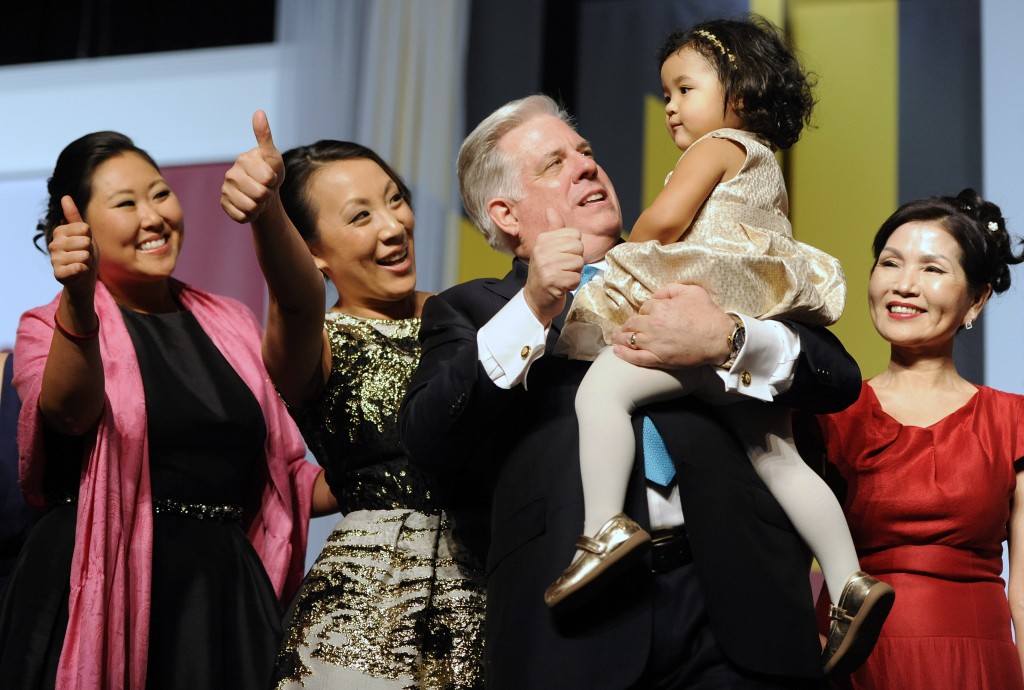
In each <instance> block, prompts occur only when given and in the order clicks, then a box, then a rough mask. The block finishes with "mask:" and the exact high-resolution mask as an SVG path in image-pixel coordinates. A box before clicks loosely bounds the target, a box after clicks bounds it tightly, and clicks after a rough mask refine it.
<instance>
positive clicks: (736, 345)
mask: <svg viewBox="0 0 1024 690" xmlns="http://www.w3.org/2000/svg"><path fill="white" fill-rule="evenodd" d="M745 342H747V329H746V328H744V327H742V326H740V327H739V328H737V329H736V331H735V332H734V333H733V334H732V351H733V353H738V352H739V351H740V350H742V349H743V343H745Z"/></svg>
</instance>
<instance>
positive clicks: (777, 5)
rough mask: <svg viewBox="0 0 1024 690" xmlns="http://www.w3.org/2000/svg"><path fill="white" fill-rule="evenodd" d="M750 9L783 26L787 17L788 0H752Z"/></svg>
mask: <svg viewBox="0 0 1024 690" xmlns="http://www.w3.org/2000/svg"><path fill="white" fill-rule="evenodd" d="M750 11H751V12H753V13H754V14H759V15H761V16H762V17H764V18H765V19H768V20H769V21H771V22H772V23H774V24H777V25H778V26H782V25H783V23H784V22H785V19H786V0H750Z"/></svg>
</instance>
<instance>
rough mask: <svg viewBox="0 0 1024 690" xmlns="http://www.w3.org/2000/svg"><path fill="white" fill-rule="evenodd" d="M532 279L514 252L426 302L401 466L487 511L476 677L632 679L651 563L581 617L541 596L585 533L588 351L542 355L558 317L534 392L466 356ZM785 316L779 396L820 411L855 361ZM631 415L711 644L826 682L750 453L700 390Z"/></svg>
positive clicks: (646, 636) (841, 392) (789, 547)
mask: <svg viewBox="0 0 1024 690" xmlns="http://www.w3.org/2000/svg"><path fill="white" fill-rule="evenodd" d="M526 274H527V265H526V264H525V263H523V262H521V261H519V260H515V261H514V263H513V269H512V271H511V272H510V273H509V274H508V275H507V276H506V277H505V278H503V279H501V280H496V279H485V280H476V281H472V282H469V283H466V284H463V285H458V286H455V287H453V288H451V289H449V290H447V291H445V292H443V293H441V294H439V295H436V296H434V297H431V298H430V299H428V300H427V302H426V304H425V306H424V309H423V322H422V327H421V331H420V339H421V341H422V343H423V356H422V360H421V363H420V366H419V369H418V370H417V372H416V373H415V374H414V376H413V379H412V382H411V384H410V386H409V390H408V393H407V395H406V399H405V401H404V403H403V405H402V409H401V412H400V424H401V429H402V434H403V439H404V442H405V444H406V448H407V452H408V453H409V456H410V458H411V460H412V462H413V463H415V464H417V465H419V466H421V467H423V468H424V469H427V470H429V471H430V472H432V473H434V474H435V476H437V477H438V478H439V481H440V483H441V485H442V487H444V488H445V489H447V495H446V496H445V499H444V500H445V501H446V504H448V505H452V506H457V505H459V504H460V503H462V502H463V501H467V502H472V501H479V500H481V499H482V500H483V502H484V503H485V507H486V508H488V509H489V511H490V518H491V519H490V522H491V525H490V547H489V549H488V551H487V559H486V560H487V566H486V569H487V597H488V600H487V620H486V644H485V655H486V675H487V684H488V688H492V689H493V688H503V687H509V688H524V687H529V688H590V687H602V688H615V687H627V686H629V685H631V684H632V683H635V682H636V681H637V680H638V679H639V678H640V675H641V673H642V672H643V669H644V665H645V664H646V662H647V656H648V651H649V648H650V644H651V636H652V631H651V627H652V626H651V611H652V609H651V601H652V600H651V593H650V587H651V578H652V577H656V576H653V575H651V573H650V571H649V569H644V568H642V567H638V568H636V569H635V570H634V572H630V573H626V574H625V575H624V577H623V581H622V582H621V583H616V585H617V586H614V587H612V588H610V589H614V590H615V591H614V594H612V593H611V592H610V593H609V598H608V599H607V601H605V602H604V605H603V606H600V607H590V608H588V611H587V613H586V614H584V615H575V616H566V617H559V616H558V615H556V614H555V613H553V612H552V611H551V610H549V609H548V608H547V606H546V605H545V604H544V601H543V593H544V589H545V588H546V587H547V585H548V584H550V583H551V581H552V580H554V578H555V577H556V576H557V575H558V574H559V573H560V572H561V571H562V569H563V568H564V567H565V565H566V564H567V563H568V562H569V560H570V559H571V557H572V554H573V552H574V550H575V547H574V543H575V540H576V538H577V536H579V534H580V533H581V532H582V528H583V494H582V487H581V480H580V470H579V447H578V431H577V423H576V415H575V408H574V400H575V396H576V389H577V387H578V386H579V382H580V379H581V378H582V377H583V375H584V373H585V372H586V370H587V367H588V365H589V363H588V362H581V361H573V360H568V359H564V358H560V357H555V356H553V355H551V354H550V352H551V351H552V347H553V345H554V342H555V340H556V339H557V338H558V335H559V332H560V327H561V324H562V319H563V318H564V313H563V315H562V317H560V318H558V319H556V320H555V323H554V324H553V325H552V328H551V330H550V333H549V339H548V350H547V353H546V354H545V355H544V356H543V357H541V358H540V359H538V360H537V361H536V362H534V363H533V365H532V366H531V368H530V371H529V376H528V386H529V389H528V390H527V389H525V388H524V387H523V386H516V387H514V388H513V389H511V390H505V389H501V388H499V387H498V386H496V385H495V384H494V383H493V382H492V381H491V380H490V378H489V377H488V376H487V374H486V372H485V371H484V370H483V367H482V366H481V364H480V363H479V361H478V355H477V344H476V334H477V330H478V329H479V328H480V327H481V326H483V325H484V324H485V323H487V322H488V321H489V320H490V319H491V317H493V316H494V315H495V314H496V313H497V312H498V311H499V310H500V309H501V308H502V307H504V306H505V305H506V304H508V302H509V300H510V299H511V298H512V297H513V296H515V294H516V293H517V292H518V291H519V290H520V289H521V288H522V287H523V285H524V284H525V280H526ZM788 325H790V326H791V327H793V328H794V329H795V330H796V332H797V333H798V334H799V337H800V342H801V349H802V354H801V357H800V360H799V362H798V365H797V369H796V372H795V376H794V380H793V385H792V387H791V388H790V389H789V390H788V391H787V392H786V393H785V394H784V395H780V396H778V398H777V404H785V405H788V406H790V407H794V408H799V409H802V410H806V411H809V412H815V413H824V412H830V411H835V410H840V409H843V408H845V407H846V406H848V405H849V404H851V403H852V402H853V401H854V400H856V398H857V395H858V394H859V390H860V380H861V378H860V371H859V369H858V367H857V365H856V363H855V362H854V361H853V359H852V358H851V357H850V356H849V355H848V354H847V353H846V351H845V350H844V349H843V347H842V345H841V344H840V343H839V341H838V340H837V339H836V338H835V337H834V336H832V334H831V333H829V332H828V331H827V330H825V329H823V328H811V327H807V326H803V325H800V324H796V323H789V324H788ZM643 412H644V413H645V414H647V415H649V416H650V417H651V418H652V420H653V421H654V423H655V425H656V426H657V427H658V429H659V431H660V432H661V434H662V436H663V438H664V440H665V442H666V445H667V446H668V448H669V451H670V452H671V454H672V456H673V458H674V459H675V461H676V463H677V466H678V467H679V470H680V471H679V487H680V500H681V502H682V507H683V512H684V513H685V516H686V523H687V529H688V533H689V536H690V540H691V543H692V548H693V553H694V560H695V567H696V572H697V575H698V578H699V582H700V587H701V591H702V594H703V595H704V598H705V602H706V606H707V611H708V615H709V617H710V620H711V626H712V629H713V631H714V634H715V637H716V639H717V640H718V642H719V644H720V645H721V647H722V648H723V650H724V651H725V653H726V654H727V655H728V656H729V658H730V659H731V660H732V661H734V662H735V663H736V664H738V665H739V666H741V667H743V668H746V669H748V670H751V671H754V672H759V673H769V674H780V675H786V676H798V677H806V678H808V679H816V680H821V679H822V672H821V665H820V660H819V657H820V644H819V642H818V636H817V631H816V629H815V618H814V613H813V608H812V603H813V602H812V600H811V590H810V584H809V577H808V567H809V563H810V557H809V555H808V552H807V550H806V548H805V546H804V544H803V542H802V541H801V540H800V538H799V537H798V536H797V534H796V533H795V531H794V529H793V526H792V524H791V523H790V522H789V520H788V519H787V517H786V515H785V513H784V512H783V511H782V508H781V507H780V506H779V504H778V503H777V502H776V501H775V499H774V498H773V497H772V495H771V494H770V493H769V492H768V490H767V489H766V488H765V486H764V484H763V483H762V482H761V480H760V479H759V478H758V476H757V475H756V473H755V472H754V470H753V467H752V465H751V463H750V461H749V459H748V457H747V455H746V453H745V452H744V450H743V449H742V447H741V446H740V445H739V443H738V441H737V440H736V438H735V437H734V436H733V435H732V434H731V432H730V431H729V430H728V428H727V427H726V425H725V424H724V423H723V422H722V421H721V420H719V418H718V417H717V416H716V415H715V411H714V408H713V407H712V406H710V405H708V404H707V403H704V402H702V401H700V400H697V399H696V398H693V397H690V398H684V399H680V400H676V401H669V402H666V403H660V404H658V405H653V406H648V407H647V408H644V410H643ZM640 418H641V417H640V416H639V415H638V416H637V417H636V418H635V419H634V422H635V425H637V426H638V425H639V420H640ZM636 436H637V438H640V434H639V433H637V434H636ZM641 454H642V448H641V447H639V444H638V448H637V457H638V458H639V457H641ZM635 465H636V470H635V472H634V478H633V481H632V483H631V486H630V489H629V497H628V498H627V505H626V512H627V513H628V514H629V515H631V516H632V517H634V518H635V519H637V520H638V521H639V522H641V524H647V504H646V495H645V491H644V482H643V477H642V476H641V473H640V471H639V468H640V467H642V462H637V463H635ZM681 615H685V612H681Z"/></svg>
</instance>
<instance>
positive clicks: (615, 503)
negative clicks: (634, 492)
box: [576, 347, 702, 537]
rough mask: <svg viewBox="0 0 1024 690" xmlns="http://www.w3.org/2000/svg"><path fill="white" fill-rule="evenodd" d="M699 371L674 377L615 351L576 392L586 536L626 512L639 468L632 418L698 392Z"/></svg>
mask: <svg viewBox="0 0 1024 690" xmlns="http://www.w3.org/2000/svg"><path fill="white" fill-rule="evenodd" d="M701 378H702V374H701V373H700V371H699V370H697V369H692V370H682V371H674V372H671V373H670V372H668V371H665V370H662V369H648V368H645V367H638V366H634V365H632V364H629V363H628V362H625V361H623V360H621V359H619V358H618V357H616V356H615V353H614V352H613V350H612V348H610V347H607V348H605V349H604V350H602V351H601V353H600V354H599V355H598V356H597V359H595V360H594V363H593V364H592V365H591V366H590V369H589V370H588V371H587V375H586V376H585V377H584V378H583V381H582V383H580V387H579V391H578V392H577V393H576V416H577V419H578V421H579V428H580V472H581V473H582V475H583V498H584V506H585V517H584V522H583V533H584V534H586V535H588V536H591V537H592V536H594V535H595V534H597V531H598V530H599V529H600V528H601V526H602V525H603V524H604V523H605V522H606V521H607V520H608V519H609V518H611V517H612V516H613V515H617V514H618V513H621V512H622V505H623V502H624V501H625V497H626V487H627V485H628V484H629V477H630V473H631V471H632V468H633V460H634V455H635V453H634V450H635V448H636V439H635V438H634V436H633V425H632V414H633V410H635V409H636V408H637V407H638V406H639V405H642V404H645V403H650V402H655V401H657V400H664V399H668V398H675V397H679V396H683V395H687V394H688V393H690V392H692V391H693V390H694V389H695V388H696V386H697V385H698V383H699V382H700V380H701Z"/></svg>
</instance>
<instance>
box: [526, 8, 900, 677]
mask: <svg viewBox="0 0 1024 690" xmlns="http://www.w3.org/2000/svg"><path fill="white" fill-rule="evenodd" d="M660 58H661V81H662V88H663V89H664V94H665V115H666V124H667V125H668V130H669V134H670V135H671V136H672V139H673V141H674V142H675V144H676V146H678V147H679V149H680V150H681V151H682V152H683V155H682V156H681V157H680V159H679V161H678V163H677V164H676V167H675V170H674V171H673V173H672V174H670V177H669V179H668V180H667V181H666V183H665V187H664V189H663V190H662V191H661V193H659V195H658V197H657V198H656V199H655V200H654V202H653V203H652V204H651V206H650V207H649V208H648V209H646V210H645V211H644V212H643V213H642V214H641V216H640V218H639V219H638V220H637V223H636V225H635V226H634V227H633V230H632V232H631V233H630V236H629V242H627V243H625V244H622V245H620V246H618V247H616V248H615V249H613V250H612V251H611V252H609V253H608V255H607V257H606V259H607V267H606V268H605V269H604V274H603V276H600V277H598V278H595V279H594V280H592V281H590V282H588V283H586V284H585V285H584V286H582V287H581V288H580V289H579V290H578V292H577V294H576V296H575V298H574V300H573V304H572V308H571V311H570V313H569V316H568V318H567V319H566V325H565V327H564V328H563V331H562V340H561V341H560V345H559V350H560V351H561V352H562V353H564V354H568V355H569V356H570V357H573V358H575V359H594V363H593V365H592V366H591V368H590V370H589V372H588V373H587V375H586V377H585V378H584V380H583V382H582V384H581V385H580V388H579V392H578V395H577V398H576V411H577V416H578V419H579V427H580V466H581V472H582V476H583V493H584V497H585V520H584V536H582V537H581V538H580V540H579V541H578V542H577V548H578V550H577V552H576V555H575V557H574V559H573V560H572V562H571V563H570V565H569V566H568V567H567V568H566V570H565V572H563V574H562V575H561V576H560V577H559V578H558V579H557V580H556V581H555V582H554V583H553V584H552V585H551V586H550V587H549V588H548V590H547V592H546V593H545V601H547V603H548V605H549V606H555V605H556V604H558V603H560V602H562V601H563V600H564V599H565V598H566V597H568V596H570V595H575V594H577V593H578V592H579V591H580V590H581V589H583V588H584V587H587V586H588V585H590V583H592V582H593V581H594V580H596V579H597V578H598V577H599V576H601V575H602V574H603V573H605V572H606V571H607V570H608V569H609V568H610V567H611V566H612V565H622V564H623V562H624V560H628V559H627V556H629V557H631V558H636V557H637V556H638V555H640V554H641V553H642V548H641V547H644V546H646V545H647V544H648V543H649V542H650V535H649V534H648V533H647V532H646V531H645V530H643V529H642V528H641V527H640V526H639V525H638V524H637V523H636V522H634V521H633V520H631V519H630V518H629V517H627V516H625V515H623V514H622V512H621V511H622V506H623V502H624V497H625V494H626V487H627V484H628V482H629V477H630V473H631V471H632V466H633V460H634V457H633V456H634V447H635V439H634V437H633V433H632V425H631V415H632V412H633V410H634V409H636V408H637V407H639V406H641V405H644V404H646V403H650V402H654V401H657V400H664V399H667V398H674V397H678V396H682V395H686V394H689V393H694V392H696V393H698V394H700V395H701V396H702V397H703V398H706V399H709V400H711V401H714V402H721V403H723V406H722V407H720V408H719V410H720V412H721V413H722V414H723V416H724V417H725V418H726V420H727V421H728V422H729V423H730V425H731V427H733V428H734V429H735V430H736V432H737V434H738V436H739V438H740V439H741V441H742V442H743V443H744V445H745V447H746V448H747V450H748V453H749V454H750V458H751V461H752V462H753V464H754V467H755V469H756V470H757V472H758V474H759V476H760V477H761V478H762V480H763V481H764V482H765V484H766V485H767V487H768V489H769V490H770V491H771V492H772V494H773V495H774V496H775V497H776V499H777V500H778V502H779V504H780V505H781V506H782V507H783V509H784V510H785V512H786V514H787V515H788V516H789V518H790V520H791V521H792V522H793V524H794V526H795V527H796V529H797V531H798V533H799V534H800V535H801V537H802V538H803V539H804V541H805V542H806V543H807V544H808V546H809V547H810V549H811V550H812V551H813V552H814V555H815V556H816V557H817V559H818V562H819V564H820V565H821V567H822V571H823V573H824V576H825V581H826V584H827V585H828V591H829V592H830V593H838V594H839V596H838V597H837V598H835V599H833V602H832V603H833V604H834V606H833V610H832V617H833V624H832V629H831V630H830V633H829V639H828V641H827V643H826V647H825V650H824V652H823V662H824V664H825V670H826V672H833V673H840V672H848V671H849V670H852V668H853V667H856V666H857V665H859V664H860V663H862V662H863V660H864V659H865V658H866V657H867V654H868V653H869V652H870V650H871V647H872V646H873V645H874V641H875V639H876V638H877V635H878V631H879V629H880V628H881V625H882V622H883V621H884V620H885V617H886V615H887V614H888V611H889V608H890V607H891V606H892V601H893V599H894V594H893V591H892V588H890V587H889V586H888V585H886V584H885V583H882V582H879V581H877V580H875V579H874V578H872V577H870V576H868V575H866V574H865V573H863V572H860V566H859V562H858V560H857V554H856V551H855V550H854V547H853V542H852V540H851V538H850V533H849V529H848V527H847V525H846V521H845V519H844V517H843V513H842V509H841V508H840V506H839V503H838V502H837V501H836V499H835V497H834V496H833V495H832V493H831V492H830V491H829V489H828V488H827V486H826V485H825V483H824V482H823V481H822V480H821V479H820V478H819V477H818V476H817V475H816V474H815V473H814V472H813V471H812V470H811V469H810V468H809V467H808V466H807V465H806V464H805V463H804V462H803V460H802V459H801V458H800V456H799V455H798V454H797V452H796V449H795V447H794V444H793V440H792V434H791V430H790V416H789V412H788V411H787V410H784V409H782V408H779V407H776V406H773V405H763V404H762V405H759V407H758V409H756V410H751V409H750V406H749V405H728V404H726V403H730V402H736V401H737V400H740V399H741V398H742V396H739V395H737V394H735V393H727V392H726V390H725V385H724V383H723V382H724V380H725V378H726V376H727V375H728V371H727V370H728V369H729V368H731V366H732V364H733V363H734V361H735V357H736V354H737V353H738V352H739V350H740V349H741V347H742V339H743V336H744V334H745V329H744V326H743V321H742V319H741V318H740V317H739V316H736V314H735V312H739V313H742V314H745V315H750V316H754V317H757V318H761V319H764V318H773V319H779V318H787V319H793V320H798V321H802V322H804V323H808V324H813V325H829V324H832V323H834V322H835V321H836V320H837V319H838V318H839V316H840V314H841V312H842V309H843V304H844V301H845V298H846V285H845V281H844V278H843V274H842V269H841V267H840V265H839V262H838V261H837V260H836V259H834V258H833V257H831V256H829V255H827V254H825V253H824V252H821V251H820V250H818V249H815V248H813V247H810V246H808V245H805V244H802V243H800V242H797V241H795V240H794V239H793V237H792V230H791V228H790V223H789V221H788V219H787V217H786V216H787V213H788V205H789V204H788V197H787V194H786V187H785V182H784V180H783V176H782V171H781V169H780V168H779V165H778V163H777V162H776V159H775V155H774V152H775V150H777V149H785V148H788V147H790V146H792V145H793V144H794V143H795V142H796V141H797V139H798V138H799V136H800V132H801V130H802V129H803V126H804V124H805V122H807V121H809V118H810V113H811V110H812V108H813V106H814V99H813V96H812V94H811V84H810V83H809V80H808V77H807V75H806V74H805V72H804V71H803V69H802V68H801V66H800V64H799V62H798V61H797V59H796V57H795V56H794V55H793V54H792V52H791V51H790V49H789V48H788V47H787V45H786V43H785V42H784V41H783V40H782V39H781V38H780V36H779V33H778V31H777V30H776V29H775V27H774V26H772V25H771V24H770V23H768V22H767V21H766V20H763V19H761V18H759V17H754V18H752V19H750V20H743V21H736V20H716V21H711V22H706V23H703V24H700V25H698V26H695V27H693V28H692V29H690V30H688V31H683V32H675V33H673V34H672V35H671V36H669V38H668V39H667V41H666V43H665V45H664V47H663V48H662V51H661V54H660ZM674 282H686V283H695V284H698V285H701V286H703V287H704V288H705V289H707V291H708V292H709V294H710V295H711V297H712V299H714V300H715V302H716V303H717V304H718V305H719V306H720V307H722V308H723V309H724V310H726V311H728V312H733V313H732V316H733V319H734V321H735V323H736V329H735V330H734V332H733V335H732V336H730V338H729V344H730V346H731V348H732V352H733V356H731V357H730V358H729V360H728V361H727V362H724V363H723V364H722V365H721V366H720V367H719V368H718V369H717V370H715V369H712V368H710V367H703V368H696V369H690V370H683V371H667V370H661V369H652V368H644V367H637V366H633V365H631V364H629V363H627V362H625V361H623V360H621V359H619V358H618V357H616V356H615V354H614V352H613V350H612V349H611V348H609V347H607V346H606V344H607V343H610V342H611V335H612V334H613V333H614V332H615V331H617V330H618V329H619V328H621V326H622V324H623V323H624V322H625V321H626V319H627V318H628V317H629V316H631V315H632V314H634V313H636V311H637V309H638V308H639V306H640V304H642V303H643V302H644V301H645V300H646V299H648V298H649V297H650V296H651V294H652V293H653V292H654V290H656V289H657V288H658V287H660V286H661V285H664V284H667V283H674ZM637 335H638V334H635V333H634V334H633V335H632V339H631V341H630V344H631V345H633V346H634V347H636V337H637ZM751 404H754V405H756V404H758V403H751Z"/></svg>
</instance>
